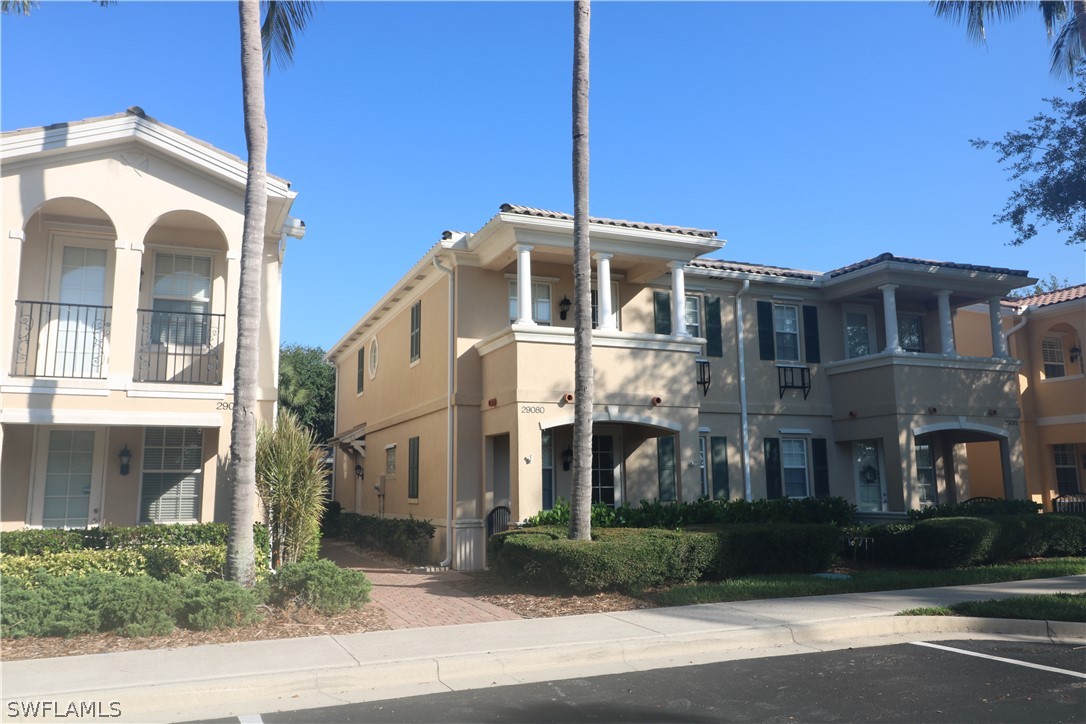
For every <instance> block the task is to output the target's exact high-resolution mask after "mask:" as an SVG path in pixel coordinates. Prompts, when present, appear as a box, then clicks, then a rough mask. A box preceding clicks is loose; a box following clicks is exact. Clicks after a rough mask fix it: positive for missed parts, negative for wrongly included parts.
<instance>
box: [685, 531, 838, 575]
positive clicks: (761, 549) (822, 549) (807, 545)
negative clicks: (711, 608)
mask: <svg viewBox="0 0 1086 724" xmlns="http://www.w3.org/2000/svg"><path fill="white" fill-rule="evenodd" d="M716 537H717V541H718V550H717V552H716V555H715V557H714V562H713V566H712V568H711V569H710V570H709V571H707V577H710V578H732V577H735V576H746V575H754V574H769V573H818V572H820V571H824V570H826V569H827V568H829V567H830V564H831V563H832V562H833V559H834V557H835V556H836V554H837V551H838V549H839V547H840V545H841V531H840V529H838V528H836V527H834V526H832V525H828V524H810V523H773V524H765V523H736V524H734V525H725V526H721V527H720V528H719V530H718V532H717V534H716Z"/></svg>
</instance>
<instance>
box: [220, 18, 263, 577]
mask: <svg viewBox="0 0 1086 724" xmlns="http://www.w3.org/2000/svg"><path fill="white" fill-rule="evenodd" d="M238 14H239V17H240V20H241V87H242V100H243V105H244V111H245V146H246V150H247V152H248V155H249V176H248V180H247V181H246V184H245V223H244V227H243V230H242V242H241V278H240V288H239V290H238V341H237V354H236V357H235V361H234V416H233V423H232V425H231V429H230V468H229V473H228V474H229V479H230V482H231V486H230V488H231V495H232V499H231V505H230V535H229V538H228V541H227V556H226V577H227V579H229V580H231V581H235V582H237V583H240V584H241V585H243V586H252V585H253V583H254V581H255V561H254V553H253V520H254V518H255V512H256V507H255V506H256V384H257V369H258V366H259V364H258V363H259V360H260V350H259V334H260V309H261V299H260V292H261V272H262V269H263V256H264V221H265V217H266V215H267V210H268V208H267V207H268V190H267V153H268V125H267V119H266V118H265V116H264V56H263V48H262V45H261V39H260V3H259V1H258V0H239V2H238Z"/></svg>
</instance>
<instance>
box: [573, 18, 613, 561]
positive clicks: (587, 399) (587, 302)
mask: <svg viewBox="0 0 1086 724" xmlns="http://www.w3.org/2000/svg"><path fill="white" fill-rule="evenodd" d="M591 21H592V5H591V3H590V2H589V0H577V2H575V3H574V4H573V296H574V299H575V300H576V301H575V302H574V305H573V306H574V315H573V358H574V362H573V365H574V372H573V375H574V376H573V391H574V395H575V397H574V403H573V480H572V494H571V495H570V498H571V500H570V518H569V537H570V538H573V539H574V540H590V539H591V537H592V517H591V516H592V406H593V396H594V391H595V384H594V379H593V376H592V301H591V296H590V295H591V288H592V262H591V258H590V255H591V249H590V248H589V238H588V224H589V216H588V78H589V77H588V40H589V31H590V29H591ZM601 283H602V282H601ZM600 288H601V289H603V288H604V287H600ZM603 293H606V292H603Z"/></svg>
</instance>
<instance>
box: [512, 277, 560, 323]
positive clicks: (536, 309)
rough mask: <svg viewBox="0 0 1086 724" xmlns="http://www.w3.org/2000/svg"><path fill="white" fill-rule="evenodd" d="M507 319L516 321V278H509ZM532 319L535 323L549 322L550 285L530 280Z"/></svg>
mask: <svg viewBox="0 0 1086 724" xmlns="http://www.w3.org/2000/svg"><path fill="white" fill-rule="evenodd" d="M509 321H510V322H515V321H517V280H516V279H510V280H509ZM532 321H534V322H535V323H536V324H546V325H549V324H550V323H551V285H550V284H548V283H547V282H532Z"/></svg>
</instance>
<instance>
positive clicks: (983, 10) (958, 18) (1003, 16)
mask: <svg viewBox="0 0 1086 724" xmlns="http://www.w3.org/2000/svg"><path fill="white" fill-rule="evenodd" d="M1032 4H1033V3H1032V2H1028V1H1027V0H933V2H931V3H930V5H931V7H933V8H934V9H935V15H936V16H937V17H941V18H948V19H949V20H950V21H951V22H958V23H960V22H963V21H964V22H965V33H966V35H967V36H968V37H969V38H971V39H972V40H975V41H976V42H978V43H984V42H986V40H987V34H986V30H985V28H986V25H985V24H986V23H987V22H988V21H990V20H1010V19H1012V18H1015V17H1017V16H1018V15H1020V14H1021V13H1022V11H1023V10H1025V9H1026V8H1027V7H1029V6H1030V5H1032ZM1042 4H1047V3H1042ZM1052 4H1062V3H1057V2H1053V3H1052Z"/></svg>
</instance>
